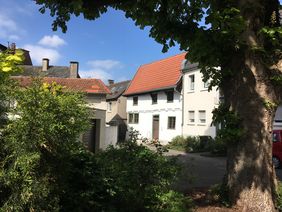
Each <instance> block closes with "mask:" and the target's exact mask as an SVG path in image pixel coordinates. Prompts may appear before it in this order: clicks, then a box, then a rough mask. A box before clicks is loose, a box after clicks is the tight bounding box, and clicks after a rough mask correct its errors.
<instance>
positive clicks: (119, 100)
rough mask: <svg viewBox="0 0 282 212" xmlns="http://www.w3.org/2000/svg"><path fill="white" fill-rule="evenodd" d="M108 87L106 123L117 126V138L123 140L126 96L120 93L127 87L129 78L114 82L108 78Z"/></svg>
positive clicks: (125, 119) (125, 127)
mask: <svg viewBox="0 0 282 212" xmlns="http://www.w3.org/2000/svg"><path fill="white" fill-rule="evenodd" d="M108 82H109V85H108V88H109V90H110V94H108V95H107V97H106V101H107V113H106V123H107V124H109V125H116V126H118V139H119V140H124V139H125V134H126V130H127V124H126V122H127V113H126V99H127V98H126V97H125V96H123V95H122V94H123V93H124V92H125V90H126V89H127V87H128V85H129V83H130V80H127V81H123V82H118V83H114V81H113V80H109V81H108Z"/></svg>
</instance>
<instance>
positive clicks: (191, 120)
mask: <svg viewBox="0 0 282 212" xmlns="http://www.w3.org/2000/svg"><path fill="white" fill-rule="evenodd" d="M188 121H189V123H195V111H192V110H190V111H188Z"/></svg>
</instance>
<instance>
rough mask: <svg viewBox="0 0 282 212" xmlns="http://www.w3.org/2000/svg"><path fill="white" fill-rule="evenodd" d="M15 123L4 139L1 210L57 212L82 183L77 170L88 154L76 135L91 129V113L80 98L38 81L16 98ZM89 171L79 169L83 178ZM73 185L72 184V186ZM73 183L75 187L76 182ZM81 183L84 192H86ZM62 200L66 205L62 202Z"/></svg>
mask: <svg viewBox="0 0 282 212" xmlns="http://www.w3.org/2000/svg"><path fill="white" fill-rule="evenodd" d="M13 97H14V100H15V101H16V106H15V108H13V109H12V110H11V111H10V113H14V114H15V115H14V117H16V119H14V120H11V121H10V122H9V123H8V125H7V126H6V127H5V129H4V131H3V132H2V136H1V138H0V142H1V152H0V155H1V157H0V159H1V160H0V161H1V163H0V183H1V185H2V186H1V187H0V194H1V196H0V207H1V210H3V211H27V210H28V211H34V210H35V211H58V210H59V209H60V207H61V206H64V202H63V200H65V202H67V203H70V202H71V203H73V202H75V203H77V202H76V201H79V200H82V199H83V198H82V197H81V196H80V195H81V193H80V192H77V190H75V191H76V192H74V193H75V194H73V195H72V197H74V199H75V201H74V200H71V201H70V200H69V199H67V198H65V199H64V198H63V197H64V196H65V193H66V192H67V191H69V190H71V188H72V186H74V184H75V183H76V184H79V183H80V182H81V181H79V179H76V180H74V178H75V177H74V176H75V174H73V173H75V172H78V170H80V168H81V167H79V165H78V164H79V163H80V164H81V166H83V164H85V162H84V161H85V160H86V161H87V160H88V159H87V157H91V156H89V154H90V153H87V151H86V150H85V149H84V148H83V144H82V143H81V142H80V141H79V140H78V136H79V135H80V134H81V133H82V132H83V131H84V130H86V129H87V127H88V110H87V108H86V104H85V102H84V100H83V98H82V96H81V95H79V94H76V93H71V92H62V87H61V86H59V85H56V84H55V83H53V84H51V85H50V84H42V83H41V82H40V81H38V80H35V81H33V82H32V84H31V86H30V87H28V88H26V89H20V90H18V91H17V92H15V95H14V96H13ZM84 173H85V170H82V171H81V175H83V174H84ZM70 182H72V183H73V184H72V185H71V183H70ZM74 182H75V183H74ZM82 186H83V184H80V189H83V187H82ZM62 202H63V203H62Z"/></svg>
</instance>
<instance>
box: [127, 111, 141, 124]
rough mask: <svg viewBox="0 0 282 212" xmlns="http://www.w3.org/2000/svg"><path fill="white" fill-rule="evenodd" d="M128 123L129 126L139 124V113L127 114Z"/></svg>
mask: <svg viewBox="0 0 282 212" xmlns="http://www.w3.org/2000/svg"><path fill="white" fill-rule="evenodd" d="M128 116H129V117H128V119H129V120H128V123H129V124H138V122H139V113H129V114H128Z"/></svg>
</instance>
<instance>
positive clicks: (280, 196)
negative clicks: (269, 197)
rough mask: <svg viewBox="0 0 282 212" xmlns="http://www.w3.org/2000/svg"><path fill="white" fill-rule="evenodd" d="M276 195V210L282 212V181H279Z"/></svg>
mask: <svg viewBox="0 0 282 212" xmlns="http://www.w3.org/2000/svg"><path fill="white" fill-rule="evenodd" d="M276 194H277V197H276V208H277V209H278V210H279V211H282V183H281V181H278V185H277V191H276Z"/></svg>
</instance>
